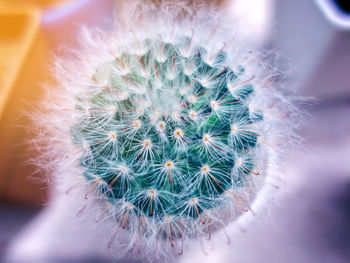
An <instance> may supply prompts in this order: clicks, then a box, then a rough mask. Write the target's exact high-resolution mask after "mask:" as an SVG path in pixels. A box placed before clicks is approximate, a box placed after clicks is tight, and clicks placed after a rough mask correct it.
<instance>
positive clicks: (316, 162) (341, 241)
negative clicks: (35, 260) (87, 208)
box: [0, 0, 350, 263]
mask: <svg viewBox="0 0 350 263" xmlns="http://www.w3.org/2000/svg"><path fill="white" fill-rule="evenodd" d="M257 1H259V0H257ZM78 2H79V1H78ZM80 2H81V3H80V5H79V4H76V5H75V6H74V7H73V6H71V9H66V10H60V11H59V12H58V11H57V10H56V11H55V10H47V11H46V13H45V16H44V18H43V27H44V31H45V34H47V37H48V39H49V40H50V43H52V44H53V45H54V46H55V48H56V51H58V52H59V48H58V47H59V46H61V45H65V46H66V45H72V44H73V45H74V44H75V41H76V40H75V38H74V37H75V34H76V32H77V31H76V30H77V28H78V27H76V25H77V24H80V23H85V22H87V21H88V24H92V25H99V26H102V27H108V25H109V20H108V17H112V15H113V8H112V4H110V3H111V2H112V1H96V0H83V1H80ZM319 2H332V1H331V0H329V1H326V0H324V1H323V0H319V1H318V0H315V1H309V0H293V1H278V0H277V1H275V10H274V18H273V20H272V25H271V32H272V34H271V37H270V39H271V40H270V41H269V42H268V43H267V44H266V46H267V47H268V48H272V49H273V50H277V52H278V53H279V54H281V56H282V57H283V59H281V62H280V64H279V65H278V67H279V68H281V70H282V71H283V72H286V73H285V75H286V76H285V82H286V86H288V88H292V89H295V90H296V93H297V95H300V96H309V97H312V98H316V99H317V100H318V101H317V102H316V103H311V104H312V105H311V106H308V107H307V108H306V109H305V110H306V111H308V115H309V116H306V117H305V118H306V119H307V121H306V124H305V125H304V127H303V128H302V130H301V132H300V134H301V136H302V137H303V138H304V142H303V147H304V149H303V150H302V151H301V152H292V153H290V154H289V155H288V156H287V159H288V164H287V165H285V167H284V170H285V171H286V174H288V177H287V178H286V188H287V189H286V190H284V193H283V194H282V197H281V200H280V201H279V203H278V205H277V206H274V207H272V208H271V211H268V213H267V214H266V215H264V217H262V216H260V217H259V216H258V217H257V218H256V222H257V223H256V224H252V225H251V226H250V227H249V229H246V230H245V234H244V236H243V238H242V240H233V242H232V244H231V245H230V246H229V247H228V246H226V245H220V244H216V245H215V248H214V249H213V251H212V252H213V255H214V256H198V258H197V259H198V260H199V258H200V259H201V262H202V263H204V262H243V263H250V262H252V263H255V262H257V263H258V262H269V263H280V262H283V263H294V262H297V263H298V262H300V263H319V262H321V263H323V262H325V263H328V262H329V263H347V262H350V23H349V27H348V28H346V27H344V26H339V25H337V24H336V23H334V21H332V19H331V18H329V16H327V12H324V10H323V11H322V7H325V6H327V5H320V4H319ZM340 2H342V1H339V3H340ZM67 8H68V7H67ZM77 13H79V14H80V15H79V16H76V14H77ZM343 15H344V16H346V12H344V14H343ZM74 17H76V19H74ZM72 18H73V19H72ZM64 27H67V29H68V28H69V30H67V32H69V34H68V35H67V36H65V38H60V37H59V36H56V35H55V33H54V32H55V29H57V28H64ZM72 28H75V30H72ZM38 211H40V208H37V207H34V208H33V207H26V206H23V205H13V204H4V203H3V204H0V261H1V255H3V254H4V253H5V250H6V247H7V245H8V244H10V242H11V240H12V238H13V237H15V236H16V235H17V234H18V233H19V232H20V230H21V229H22V228H23V227H24V226H25V225H26V224H27V223H28V222H30V220H32V219H33V217H35V215H36V214H37V213H38ZM191 253H192V254H191ZM193 253H194V254H195V255H196V256H197V255H199V254H200V253H201V251H199V252H198V253H197V252H193V251H190V252H189V253H187V254H185V255H184V257H183V258H182V259H180V260H181V261H184V262H194V261H193V255H194V254H193ZM187 259H191V260H192V261H191V260H187ZM196 261H197V260H196ZM55 262H77V260H74V261H70V259H63V260H57V261H55ZM81 262H108V261H106V260H105V259H99V258H86V259H82V260H81ZM113 262H115V261H113ZM120 262H127V261H120Z"/></svg>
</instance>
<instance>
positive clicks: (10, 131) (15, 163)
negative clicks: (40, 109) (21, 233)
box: [0, 0, 49, 203]
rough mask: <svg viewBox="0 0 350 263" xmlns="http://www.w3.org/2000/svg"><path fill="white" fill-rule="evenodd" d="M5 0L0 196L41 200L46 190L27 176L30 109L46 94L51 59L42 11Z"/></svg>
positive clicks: (0, 15) (0, 25)
mask: <svg viewBox="0 0 350 263" xmlns="http://www.w3.org/2000/svg"><path fill="white" fill-rule="evenodd" d="M14 2H16V1H12V0H11V1H1V0H0V201H4V200H5V201H8V200H11V201H17V202H22V203H39V202H40V201H41V200H42V199H43V197H44V195H45V193H44V192H42V191H38V188H39V187H38V185H36V184H34V183H33V182H31V181H30V180H29V179H28V176H29V175H31V174H33V171H34V166H32V165H28V164H27V163H26V162H27V161H28V156H30V155H29V154H28V149H29V148H28V146H27V145H26V144H27V141H28V140H29V138H30V135H29V133H28V131H27V130H28V127H29V125H30V124H29V123H30V122H29V120H28V117H26V115H25V113H27V112H29V111H30V109H31V107H32V106H31V105H35V104H36V102H37V101H39V98H40V97H41V95H42V90H41V88H40V85H39V82H42V81H43V80H45V78H46V80H47V79H48V76H47V75H48V74H47V73H46V75H45V74H44V70H43V67H44V65H45V63H47V61H48V58H49V53H48V49H47V47H46V43H45V41H44V39H43V38H42V37H41V36H40V33H39V27H40V22H41V16H42V15H41V11H40V9H38V8H37V7H35V6H33V5H17V4H14Z"/></svg>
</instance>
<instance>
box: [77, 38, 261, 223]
mask: <svg viewBox="0 0 350 263" xmlns="http://www.w3.org/2000/svg"><path fill="white" fill-rule="evenodd" d="M111 54H112V56H113V59H111V60H110V61H107V62H106V64H104V65H102V67H101V68H97V69H96V72H94V74H93V75H92V80H93V82H94V84H93V85H91V86H90V87H89V89H88V92H87V93H86V94H79V95H78V97H77V110H85V111H87V113H86V116H85V118H82V120H81V121H80V122H79V123H78V124H77V125H75V126H73V127H72V128H71V132H72V134H73V136H74V141H75V143H77V144H80V145H81V146H82V147H83V148H85V149H86V154H85V155H84V156H83V158H82V159H81V165H82V166H83V167H85V173H84V175H85V177H86V178H87V180H89V181H90V182H91V187H90V189H89V191H88V192H87V194H86V198H89V195H90V194H91V192H92V191H99V192H100V193H102V194H103V195H105V196H106V198H107V199H108V200H109V201H110V202H111V203H112V204H114V205H117V206H118V205H119V206H123V209H122V210H124V211H123V213H124V214H125V213H126V212H127V211H128V210H129V209H131V208H132V209H133V210H134V213H135V214H136V215H137V216H138V217H139V218H141V217H143V216H146V217H147V218H152V219H153V220H158V221H162V220H164V218H165V217H172V218H176V220H179V219H182V220H188V219H190V220H199V221H201V222H203V221H204V217H205V216H206V215H203V213H205V211H208V210H210V209H212V208H217V207H219V206H221V205H222V196H223V195H225V194H227V192H228V191H234V192H237V191H239V189H240V188H241V187H242V186H243V185H244V184H245V181H246V178H247V176H248V175H253V176H256V175H258V172H257V170H255V169H254V154H252V151H251V150H252V149H254V148H255V147H256V145H257V139H258V136H259V134H258V133H257V132H256V130H255V128H254V125H255V124H256V123H257V122H259V121H261V120H263V112H262V111H252V110H251V109H249V107H248V103H247V102H248V101H249V99H250V97H251V95H252V93H253V92H254V88H253V85H252V84H250V80H252V79H253V76H252V77H251V78H250V79H247V80H245V81H243V82H242V80H241V78H240V75H242V73H243V72H244V68H243V67H242V66H238V67H237V68H230V67H228V66H227V65H226V64H225V59H226V55H227V54H226V52H225V49H224V46H223V47H221V48H220V49H219V50H216V51H215V52H211V51H209V50H207V49H206V48H205V47H202V46H196V45H194V44H193V43H192V38H191V36H187V37H184V36H177V37H176V38H175V40H174V41H173V42H169V41H165V40H163V39H161V38H159V39H145V40H142V41H141V40H136V41H135V42H134V43H132V44H131V45H130V47H129V48H128V49H126V50H124V51H122V52H121V53H120V54H115V53H113V52H112V53H111ZM102 68H103V70H104V71H102ZM96 85H97V86H99V88H98V89H96V88H95V86H96ZM86 106H88V108H86ZM123 213H122V214H121V215H120V216H121V217H122V218H123ZM127 222H128V221H127V218H124V221H123V222H121V223H122V224H123V227H125V225H127Z"/></svg>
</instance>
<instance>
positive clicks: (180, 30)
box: [34, 1, 299, 260]
mask: <svg viewBox="0 0 350 263" xmlns="http://www.w3.org/2000/svg"><path fill="white" fill-rule="evenodd" d="M117 18H118V19H117V20H116V21H115V22H114V25H115V28H114V29H113V30H112V31H110V32H105V31H101V30H97V29H90V28H87V27H82V29H81V34H80V36H79V37H80V43H81V46H80V48H79V49H77V50H73V51H72V50H71V51H69V52H67V55H66V56H64V57H61V58H57V59H56V60H55V67H54V69H55V74H56V77H57V87H48V89H47V92H48V96H47V99H46V100H45V101H44V103H43V104H44V108H45V111H43V112H42V113H39V114H34V119H35V122H36V126H37V130H38V131H39V132H38V136H37V139H35V140H34V143H35V145H36V147H37V150H38V151H39V152H40V157H39V158H37V159H36V160H35V162H36V164H37V165H38V166H39V167H40V168H41V169H44V170H45V171H47V174H48V178H49V181H50V185H51V187H52V189H53V193H54V194H53V201H54V200H55V196H58V195H66V194H68V195H69V198H71V199H74V200H75V201H77V202H79V203H81V208H79V209H78V210H76V211H74V209H73V208H69V207H67V208H66V209H67V211H66V212H67V213H71V214H75V215H77V218H76V220H80V218H81V217H84V218H85V219H87V221H88V222H90V223H94V224H96V227H94V231H96V232H100V234H101V232H103V233H102V235H104V236H105V241H106V242H105V245H106V246H107V247H110V248H111V253H112V254H114V255H115V256H124V255H125V254H129V253H133V254H134V255H137V256H140V255H142V258H143V259H145V260H146V259H154V258H155V256H156V257H157V258H160V259H165V258H171V257H173V256H176V255H179V254H181V253H182V249H183V247H185V246H186V245H187V243H191V242H194V241H193V240H196V239H199V240H201V239H202V238H209V237H210V234H211V231H214V230H217V231H222V234H223V235H226V236H227V240H228V242H229V240H230V239H231V238H232V237H231V236H230V234H229V233H225V230H224V229H225V226H226V225H227V224H236V225H237V227H242V226H243V225H245V224H246V223H247V222H248V221H250V220H251V219H253V218H254V214H255V213H259V212H261V211H262V212H263V213H264V212H265V210H264V209H267V208H266V206H265V205H264V204H268V203H269V201H270V200H271V198H273V197H274V196H275V194H276V190H277V189H280V187H281V184H282V182H283V180H282V178H281V177H282V176H283V175H284V173H282V172H281V171H279V169H278V168H279V166H280V163H281V162H282V160H281V156H282V153H283V152H284V151H286V150H289V149H291V147H292V145H293V144H294V145H295V144H297V143H298V141H299V138H298V137H297V136H296V135H295V134H294V132H293V131H294V130H295V128H296V127H297V126H298V125H299V120H298V115H299V112H298V110H297V109H296V107H295V106H294V104H293V102H292V100H293V99H290V97H288V96H285V95H284V94H285V93H286V92H285V91H284V90H283V89H281V88H280V87H279V85H278V83H276V81H275V79H276V75H277V74H278V71H277V70H276V69H275V68H274V67H273V66H272V65H269V63H268V56H269V54H267V53H270V52H266V53H265V52H256V51H254V50H251V47H249V46H245V43H244V41H242V40H241V38H240V36H239V35H237V34H236V33H235V32H238V30H237V29H238V27H239V26H241V25H240V23H239V22H237V21H234V20H228V19H227V18H225V19H223V18H222V16H221V13H220V11H218V10H216V9H215V8H214V7H208V6H207V5H206V6H204V5H203V4H201V3H200V1H198V2H196V1H195V2H192V3H191V4H188V3H187V1H163V2H162V3H156V4H152V3H150V2H147V3H144V2H142V1H132V3H131V4H130V3H129V4H128V5H126V8H125V9H123V10H122V12H119V17H117ZM179 35H181V36H187V37H188V38H189V39H191V41H192V42H193V46H201V47H205V48H206V50H207V51H208V53H207V63H208V64H210V63H211V61H210V58H211V57H212V56H213V55H215V54H216V53H217V52H218V51H220V50H222V49H223V48H224V49H225V52H226V53H227V58H226V60H225V65H227V66H228V67H230V68H232V69H238V68H240V67H243V68H244V69H245V71H244V73H242V75H241V76H240V81H239V82H237V83H234V84H232V85H233V86H232V87H231V88H232V92H234V93H235V94H236V95H239V94H240V92H241V91H240V85H243V84H244V83H245V81H249V82H250V83H251V84H252V85H253V86H254V94H253V95H252V98H250V99H249V101H248V102H247V103H248V104H249V105H247V106H248V108H249V111H251V112H255V111H257V110H258V111H263V112H264V120H263V121H261V122H260V123H259V124H257V125H255V127H254V132H256V133H258V134H260V136H259V138H258V144H259V147H257V149H256V150H254V158H255V163H256V164H255V167H254V171H250V170H249V168H247V167H245V166H244V163H245V158H249V156H239V158H238V159H237V160H239V161H237V163H236V166H235V169H238V170H239V169H241V170H248V171H250V173H249V175H248V176H249V179H247V184H246V185H245V187H242V188H241V189H239V191H236V192H233V191H231V190H230V189H228V190H227V191H226V192H225V194H223V195H222V196H221V197H220V200H218V202H219V201H220V204H221V205H220V206H217V207H215V208H213V209H208V210H206V209H204V208H203V211H204V210H205V212H204V213H203V214H202V216H203V219H202V221H205V223H204V224H203V222H200V221H199V220H194V219H193V220H188V221H187V222H183V221H181V220H180V221H179V220H177V218H175V217H164V220H152V219H150V218H146V217H142V218H140V217H139V216H138V215H137V212H136V210H135V209H134V207H133V205H132V204H131V203H129V202H128V201H127V200H123V199H120V200H118V201H116V202H111V201H110V200H108V198H106V197H105V195H104V193H105V192H106V191H108V184H106V182H103V181H101V180H100V178H99V177H96V178H91V179H90V180H86V178H85V176H83V173H84V168H83V167H82V166H80V164H79V162H80V161H81V159H82V158H84V159H85V160H88V161H94V160H92V159H93V157H92V156H93V153H92V152H91V151H92V150H91V148H90V147H89V144H88V143H87V142H82V143H81V145H77V144H74V143H73V142H72V133H71V129H72V127H74V126H75V125H77V123H79V122H80V121H81V120H82V119H84V118H86V116H88V115H89V110H90V106H89V104H88V103H87V102H86V101H85V102H84V98H85V97H84V96H87V97H91V96H93V95H94V94H97V93H99V92H100V91H101V89H103V88H108V87H109V86H111V85H112V84H111V83H110V80H109V78H108V74H109V73H110V72H111V71H114V72H117V73H118V74H123V73H125V72H124V71H126V72H127V71H128V68H127V67H126V66H125V65H123V64H121V65H119V66H118V65H117V66H116V65H114V66H112V65H111V64H108V63H107V62H108V61H111V60H114V59H116V58H117V57H119V56H120V55H121V54H122V53H123V52H127V53H130V54H136V55H137V54H142V53H143V52H144V50H143V48H144V47H143V46H142V43H141V44H140V42H141V40H144V39H161V40H162V41H164V42H170V43H172V42H175V41H176V40H175V37H176V36H179ZM154 50H155V51H154V52H155V53H156V52H157V49H156V48H155V49H154ZM179 52H183V56H186V55H187V54H186V52H187V50H180V51H179ZM155 56H157V54H155ZM159 56H161V54H159ZM204 59H206V58H204ZM117 62H118V61H117ZM118 63H119V64H120V63H122V62H120V61H119V62H118ZM118 63H117V64H118ZM146 67H147V66H146ZM97 69H98V74H96V70H97ZM252 76H254V77H252ZM202 81H203V82H205V81H206V80H205V79H203V80H202ZM202 85H203V86H204V85H205V84H203V83H202ZM140 89H142V87H134V86H133V85H129V86H127V87H126V88H124V89H123V90H122V92H124V93H122V94H121V95H120V96H123V94H124V95H125V96H127V95H128V94H129V93H136V92H140ZM77 97H79V98H80V101H79V103H78V102H77ZM106 98H107V99H106V102H105V103H106V105H107V106H108V105H109V101H108V97H106ZM110 101H113V98H110ZM141 104H142V102H140V105H141ZM158 104H159V105H160V107H163V108H166V109H170V110H169V111H170V112H173V111H176V108H175V109H174V107H176V102H175V101H174V100H172V98H168V97H167V98H164V100H162V101H161V102H160V101H158ZM77 105H79V107H77ZM110 106H111V107H109V108H108V107H106V108H105V111H103V113H101V114H102V115H103V120H108V118H111V117H112V116H113V114H114V113H115V111H117V110H118V108H114V107H113V105H110ZM222 114H225V113H224V112H223V113H222ZM154 118H157V116H154ZM98 125H100V124H98V123H97V126H98ZM231 125H234V126H235V128H236V130H239V131H242V130H243V129H244V127H245V125H246V123H244V121H240V122H239V121H238V122H232V123H231ZM106 132H107V133H108V132H112V131H106ZM108 134H110V133H108ZM110 135H111V134H110ZM130 136H132V133H131V132H130ZM231 136H232V140H233V141H234V142H235V143H239V140H237V139H235V136H236V137H237V134H235V133H234V132H233V133H232V134H231ZM112 137H113V136H112ZM112 137H111V138H112ZM102 138H103V136H102ZM110 142H111V143H113V141H112V139H111V140H110ZM211 150H212V151H215V148H213V149H211ZM89 158H91V160H89ZM116 169H119V168H118V167H116ZM257 171H259V173H258V172H257ZM174 174H175V173H174ZM92 176H94V175H92ZM123 179H124V180H128V174H127V173H125V177H124V178H123ZM147 194H148V193H147V192H140V196H138V197H137V198H143V199H145V198H147ZM157 194H158V196H160V198H161V197H162V193H161V192H159V193H157ZM151 198H154V197H153V196H152V197H151ZM143 199H142V200H143ZM152 200H153V199H152ZM201 202H204V203H205V202H206V201H205V200H203V201H202V200H196V201H194V202H193V203H188V206H187V207H186V208H184V211H185V210H186V209H187V210H186V211H189V209H191V206H193V207H194V208H195V209H197V206H198V207H200V206H201ZM62 209H63V208H62ZM126 220H128V227H127V228H125V229H124V226H125V224H126V223H125V222H126ZM87 227H88V226H87ZM140 228H147V231H140ZM164 236H165V238H164Z"/></svg>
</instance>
